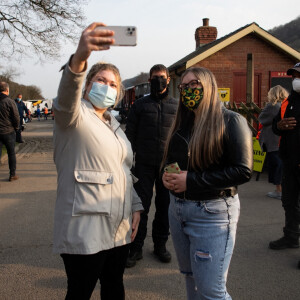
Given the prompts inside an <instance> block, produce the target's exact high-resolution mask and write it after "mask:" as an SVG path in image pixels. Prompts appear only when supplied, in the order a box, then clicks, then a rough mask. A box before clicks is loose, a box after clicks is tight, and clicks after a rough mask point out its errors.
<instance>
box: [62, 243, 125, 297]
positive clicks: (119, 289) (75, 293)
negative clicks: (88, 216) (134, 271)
mask: <svg viewBox="0 0 300 300" xmlns="http://www.w3.org/2000/svg"><path fill="white" fill-rule="evenodd" d="M128 252H129V245H125V246H121V247H116V248H112V249H109V250H104V251H100V252H98V253H96V254H91V255H77V254H61V257H62V259H63V261H64V265H65V269H66V274H67V278H68V290H67V295H66V300H87V299H90V297H91V295H92V293H93V291H94V288H95V285H96V283H97V281H98V279H99V280H100V284H101V300H111V299H116V300H123V299H125V291H124V284H123V274H124V269H125V263H126V259H127V256H128Z"/></svg>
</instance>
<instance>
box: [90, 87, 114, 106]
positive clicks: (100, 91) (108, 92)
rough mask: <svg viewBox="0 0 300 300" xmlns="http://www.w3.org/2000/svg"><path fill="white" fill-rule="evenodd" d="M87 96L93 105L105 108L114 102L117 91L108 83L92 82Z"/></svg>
mask: <svg viewBox="0 0 300 300" xmlns="http://www.w3.org/2000/svg"><path fill="white" fill-rule="evenodd" d="M88 96H89V100H90V101H91V102H92V104H93V105H94V106H96V107H97V108H101V109H105V108H108V107H111V106H113V105H114V104H115V102H116V98H117V91H116V90H115V89H113V88H111V87H110V86H108V85H105V84H101V83H98V82H93V85H92V88H91V90H90V92H89V95H88Z"/></svg>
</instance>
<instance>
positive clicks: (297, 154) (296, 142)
mask: <svg viewBox="0 0 300 300" xmlns="http://www.w3.org/2000/svg"><path fill="white" fill-rule="evenodd" d="M287 101H288V105H287V107H286V111H285V114H284V118H289V117H294V118H295V119H296V121H297V124H296V127H295V128H294V129H292V130H279V129H278V128H277V122H279V121H280V120H281V111H279V113H278V114H277V116H276V117H275V118H274V120H273V124H272V129H273V132H274V133H275V134H277V135H280V136H281V140H280V145H279V153H280V156H281V158H282V159H283V160H289V161H290V162H291V163H293V164H297V165H298V164H300V94H299V93H297V92H295V91H292V93H291V94H290V96H289V97H288V100H287Z"/></svg>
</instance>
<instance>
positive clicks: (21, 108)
mask: <svg viewBox="0 0 300 300" xmlns="http://www.w3.org/2000/svg"><path fill="white" fill-rule="evenodd" d="M15 102H16V105H17V108H18V111H19V116H20V127H19V129H18V131H17V132H16V135H17V136H16V140H17V142H18V143H25V141H24V139H23V138H22V129H23V126H24V125H23V120H24V112H25V114H26V115H28V109H27V107H26V105H25V103H24V102H23V101H22V94H18V96H17V98H16V99H15Z"/></svg>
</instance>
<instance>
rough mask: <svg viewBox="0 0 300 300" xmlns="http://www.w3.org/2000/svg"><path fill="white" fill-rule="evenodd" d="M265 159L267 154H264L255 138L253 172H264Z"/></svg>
mask: <svg viewBox="0 0 300 300" xmlns="http://www.w3.org/2000/svg"><path fill="white" fill-rule="evenodd" d="M265 158H266V152H263V151H262V150H261V147H260V144H259V142H258V140H257V139H256V138H255V137H253V171H256V172H261V171H262V168H263V165H264V161H265Z"/></svg>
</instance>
